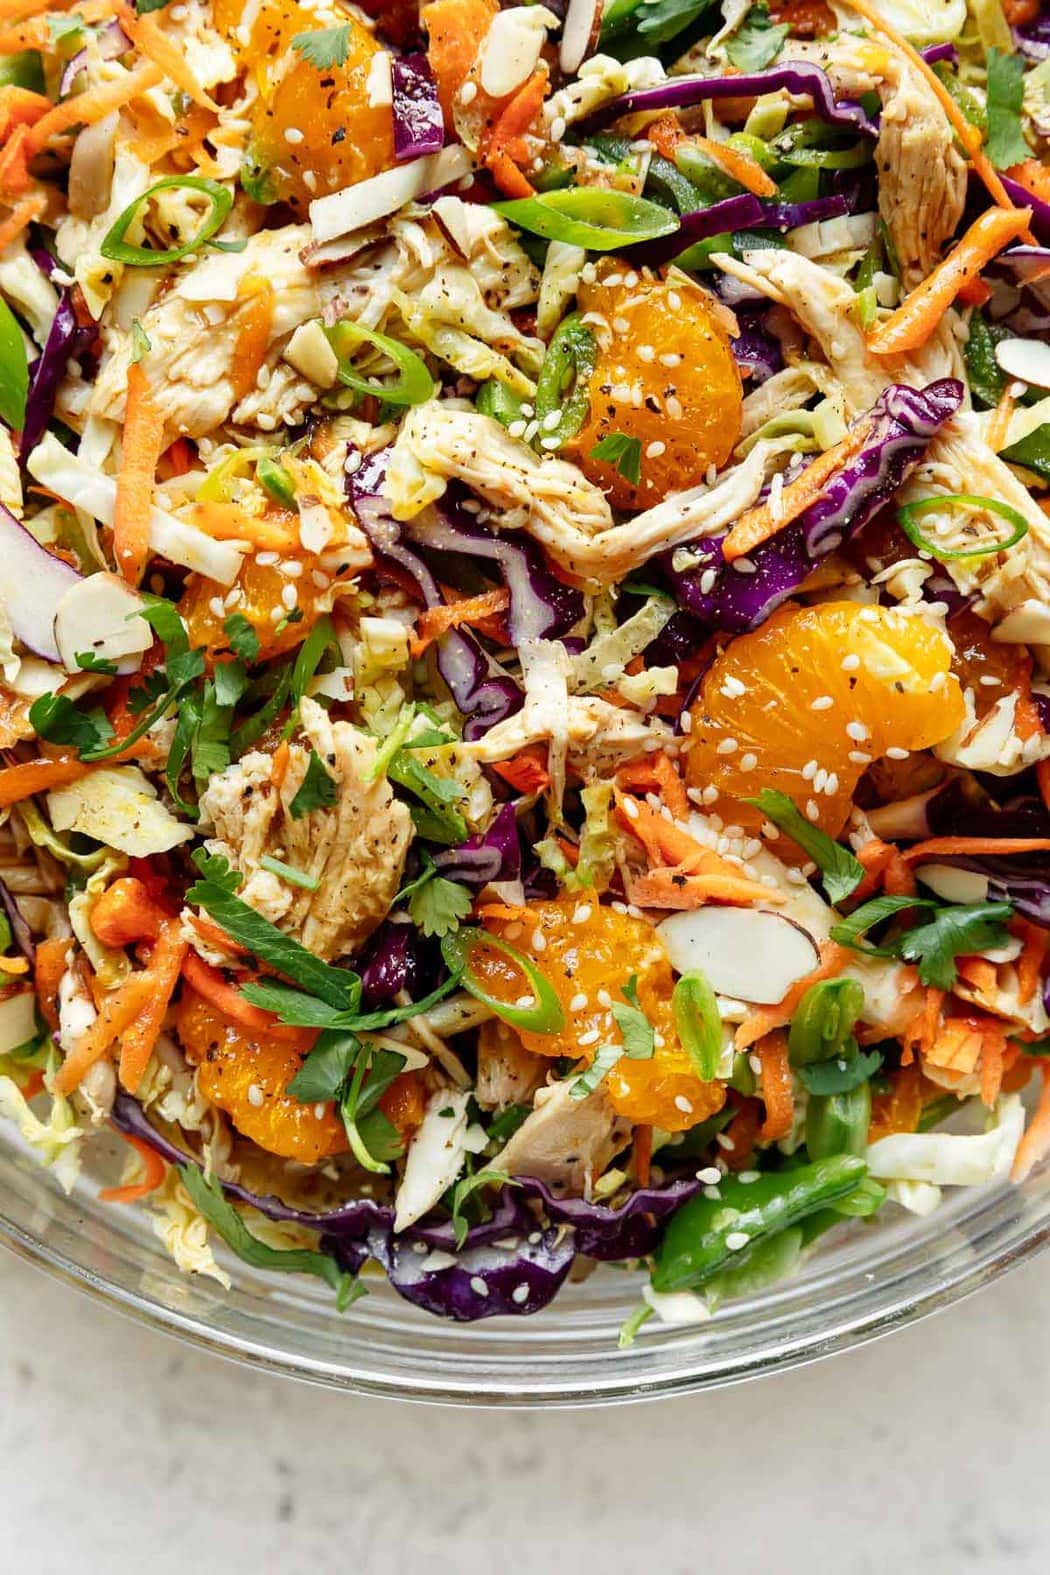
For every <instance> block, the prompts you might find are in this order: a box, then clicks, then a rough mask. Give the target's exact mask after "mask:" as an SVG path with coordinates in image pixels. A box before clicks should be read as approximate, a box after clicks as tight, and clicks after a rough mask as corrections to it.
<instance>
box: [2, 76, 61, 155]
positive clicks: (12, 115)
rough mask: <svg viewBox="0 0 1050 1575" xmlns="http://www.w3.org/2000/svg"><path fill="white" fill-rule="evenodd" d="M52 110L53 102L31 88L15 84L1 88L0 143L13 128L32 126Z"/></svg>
mask: <svg viewBox="0 0 1050 1575" xmlns="http://www.w3.org/2000/svg"><path fill="white" fill-rule="evenodd" d="M50 108H51V100H50V99H49V98H45V97H44V95H43V93H34V92H33V91H32V90H31V89H30V88H23V87H15V86H14V84H13V83H9V84H7V86H5V87H0V143H2V142H3V140H4V138H5V137H6V136H7V134H8V132H9V131H10V130H11V128H12V126H32V125H35V123H36V122H37V121H38V120H39V119H40V117H41V115H46V114H47V112H48V110H49V109H50Z"/></svg>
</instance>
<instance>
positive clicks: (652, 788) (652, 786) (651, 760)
mask: <svg viewBox="0 0 1050 1575" xmlns="http://www.w3.org/2000/svg"><path fill="white" fill-rule="evenodd" d="M616 780H617V782H618V783H619V784H620V786H621V787H625V788H633V789H634V790H635V791H636V792H652V793H659V795H660V797H661V798H662V799H663V801H664V803H665V804H666V805H667V807H668V809H669V810H670V811H671V814H672V815H673V816H674V818H675V820H685V819H686V818H687V817H688V815H689V799H688V798H687V796H686V791H685V783H684V782H683V781H682V779H681V777H680V776H679V775H678V772H677V771H676V770H675V768H674V766H673V765H672V764H671V761H670V759H669V758H668V757H667V755H665V754H662V753H660V754H656V755H647V756H646V757H645V759H644V760H636V761H633V762H632V763H631V764H629V765H626V766H621V767H620V769H619V771H617V773H616Z"/></svg>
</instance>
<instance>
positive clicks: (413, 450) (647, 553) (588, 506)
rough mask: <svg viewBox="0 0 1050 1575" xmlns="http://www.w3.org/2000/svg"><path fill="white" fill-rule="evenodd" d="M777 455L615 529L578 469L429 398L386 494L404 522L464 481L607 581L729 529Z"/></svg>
mask: <svg viewBox="0 0 1050 1575" xmlns="http://www.w3.org/2000/svg"><path fill="white" fill-rule="evenodd" d="M817 272H819V273H821V274H823V270H822V269H818V270H817ZM847 288H848V287H847ZM851 294H852V292H851ZM773 452H774V450H773V449H772V448H771V447H770V445H768V444H763V443H757V444H756V445H755V447H754V448H753V449H752V451H751V453H750V454H749V455H748V457H747V459H746V460H745V461H744V462H743V464H740V465H737V466H734V467H733V468H732V469H731V470H729V471H727V472H726V473H725V475H724V476H723V477H722V478H721V480H720V481H718V482H717V483H716V484H715V485H714V486H713V487H708V486H706V485H704V486H699V487H691V488H690V489H689V490H688V491H687V492H678V493H672V494H671V496H670V497H668V498H665V499H664V501H663V502H662V503H659V504H657V505H656V507H655V508H652V509H649V510H647V511H646V512H645V513H644V514H638V515H636V516H635V517H634V519H632V520H628V521H627V522H626V523H625V524H623V525H616V524H614V523H613V517H612V513H611V511H610V508H609V504H608V502H607V500H606V498H605V496H604V494H603V493H602V492H601V490H600V489H599V488H598V487H596V486H594V485H593V483H592V482H590V481H588V480H587V478H586V477H585V476H584V475H583V474H582V473H581V471H580V470H579V469H578V468H577V467H576V466H575V465H571V464H568V463H567V462H566V461H565V460H562V459H553V458H550V457H548V458H544V459H541V458H540V457H539V456H538V455H537V454H536V453H535V452H534V450H532V449H531V448H529V446H528V445H527V444H526V443H523V442H521V441H520V440H519V439H517V438H513V437H511V436H510V434H509V433H508V432H507V430H506V429H505V428H504V427H502V426H501V425H500V423H499V422H498V421H495V420H493V419H492V418H491V417H490V416H482V415H478V414H477V413H476V412H475V411H472V410H459V409H452V408H450V407H449V406H448V405H447V404H442V403H441V402H439V401H438V400H436V399H433V400H429V401H428V402H427V403H426V404H423V405H416V406H415V407H414V408H413V409H412V410H410V411H409V412H408V415H407V416H406V418H405V420H404V422H403V423H402V426H401V429H400V431H399V433H398V436H397V441H396V443H395V444H394V450H393V454H392V456H391V460H390V467H389V469H388V471H387V491H388V494H389V497H390V501H391V506H392V509H393V513H394V515H395V518H397V519H402V520H407V519H412V518H414V517H415V515H417V514H419V513H420V512H421V511H422V510H423V509H424V508H426V506H427V505H428V504H429V503H433V502H434V501H435V499H437V498H440V497H441V496H442V494H443V493H444V491H445V488H446V485H447V483H448V482H449V481H451V480H458V481H462V482H465V483H466V485H467V486H468V487H470V488H471V489H472V490H473V491H475V492H477V493H478V494H479V496H481V497H483V498H484V499H485V500H486V502H488V503H489V504H491V505H492V507H493V508H494V509H495V510H502V511H503V512H502V514H500V513H497V514H496V515H495V516H494V517H493V519H492V521H491V523H492V524H493V525H495V526H496V527H497V528H499V529H502V530H526V531H528V533H529V534H530V535H532V536H534V537H535V538H536V540H537V541H538V542H540V543H541V544H542V545H543V546H544V547H545V548H546V549H547V551H548V552H549V553H550V555H551V557H552V558H554V560H555V561H556V562H557V563H559V564H561V566H562V567H563V568H564V569H567V570H568V571H569V572H570V573H572V574H577V575H580V576H582V577H584V578H587V579H590V580H597V581H599V582H600V583H601V584H606V585H608V584H615V583H617V582H618V581H619V580H621V579H623V577H624V575H625V574H627V573H628V572H629V571H630V570H631V569H634V568H637V567H638V565H639V564H641V563H644V562H645V561H646V559H648V558H650V557H652V555H653V553H655V552H660V551H663V550H664V549H665V548H668V547H675V546H678V545H679V544H680V543H681V542H684V541H691V540H692V539H693V538H695V537H696V536H698V535H699V536H708V535H713V534H714V533H715V532H717V531H719V530H722V529H724V528H725V527H726V526H728V525H729V524H730V523H731V522H732V521H733V520H735V519H736V518H737V517H738V516H739V515H740V514H742V513H743V511H744V510H745V509H746V508H749V507H750V506H751V504H752V503H754V502H755V500H756V499H757V497H758V495H759V493H760V491H761V489H762V486H763V483H764V482H765V479H766V467H767V463H768V461H769V459H770V457H771V454H772V453H773Z"/></svg>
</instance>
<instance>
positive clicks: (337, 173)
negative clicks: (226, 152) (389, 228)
mask: <svg viewBox="0 0 1050 1575" xmlns="http://www.w3.org/2000/svg"><path fill="white" fill-rule="evenodd" d="M215 15H216V22H217V25H218V26H219V27H221V28H222V29H223V30H224V31H225V32H226V33H227V35H228V36H229V38H230V41H231V42H232V44H233V45H234V48H235V49H236V50H237V52H238V54H239V56H240V59H241V62H242V64H243V65H245V66H246V67H247V69H248V77H249V80H250V81H252V82H254V85H255V87H256V89H257V93H258V96H257V97H256V99H255V100H254V103H253V104H252V107H251V109H250V111H249V114H250V117H251V127H252V129H251V137H250V141H249V146H248V149H247V154H246V162H245V174H244V176H243V177H242V178H243V182H244V184H245V189H246V190H248V192H249V195H251V196H255V197H258V199H259V200H260V201H262V202H287V203H289V204H290V206H291V207H293V208H294V209H295V210H296V211H297V212H299V213H305V211H306V209H307V207H308V205H309V204H310V202H311V201H312V200H313V198H314V197H323V196H326V195H327V194H328V193H329V192H333V191H339V190H340V189H341V188H342V187H343V186H352V185H355V184H356V183H357V182H358V181H362V180H367V179H368V177H369V176H372V175H377V174H378V173H379V172H380V170H384V169H388V168H389V167H390V165H391V164H392V163H393V162H394V123H393V110H392V108H391V105H390V103H389V102H386V103H383V102H382V98H383V97H384V95H383V94H382V93H380V92H376V91H375V90H374V89H373V88H372V87H371V85H370V82H369V75H370V71H371V70H372V66H373V61H374V60H375V58H376V56H377V55H379V54H380V52H381V45H380V44H378V43H377V42H376V40H375V39H374V38H373V36H372V34H371V33H370V32H369V30H368V28H367V27H365V26H364V25H363V23H362V22H360V21H359V20H358V19H357V18H356V17H355V16H354V15H353V13H352V12H351V11H346V12H344V11H341V10H340V11H339V12H338V14H337V15H333V14H332V13H330V12H328V11H326V10H322V9H320V8H318V7H315V6H311V5H306V4H299V3H298V0H262V4H261V5H259V6H258V7H256V6H255V5H248V4H243V3H241V0H219V3H218V4H217V6H216V12H215ZM246 17H247V18H249V19H250V20H249V21H248V22H247V23H246V22H245V18H246ZM333 21H337V22H338V24H339V26H340V27H342V28H346V29H347V35H346V37H347V48H346V58H345V60H343V61H341V62H338V61H337V62H336V63H334V64H332V65H330V66H328V65H324V66H317V65H314V64H313V62H312V61H311V60H309V59H307V58H305V57H304V56H303V55H302V54H301V53H300V52H299V51H298V50H297V49H293V47H292V39H293V38H295V37H296V36H297V35H299V34H304V33H315V32H318V31H322V30H324V29H326V28H329V27H331V26H332V24H333ZM246 27H247V36H245V28H246Z"/></svg>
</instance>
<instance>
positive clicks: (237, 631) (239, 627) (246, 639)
mask: <svg viewBox="0 0 1050 1575" xmlns="http://www.w3.org/2000/svg"><path fill="white" fill-rule="evenodd" d="M222 627H223V630H224V631H225V634H226V638H227V640H229V642H230V650H231V651H232V652H233V653H234V655H235V656H239V657H240V659H241V661H242V662H244V663H246V664H247V666H248V667H251V665H252V663H253V662H257V661H258V660H259V650H260V646H259V636H258V635H257V634H256V632H255V630H254V629H253V628H252V626H251V624H250V623H249V622H248V620H247V618H246V617H245V616H244V614H243V613H231V614H230V616H229V617H228V618H227V619H226V622H225V623H224V624H223V626H222Z"/></svg>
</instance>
